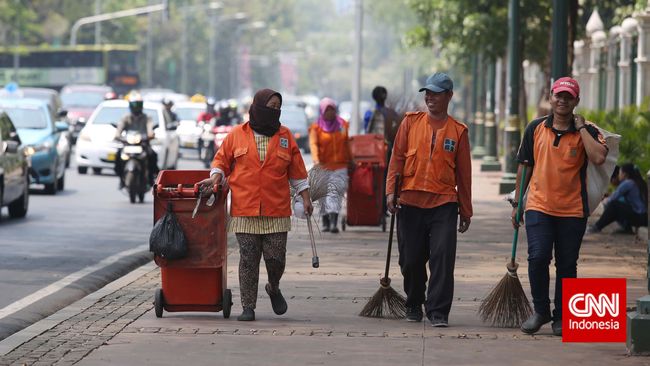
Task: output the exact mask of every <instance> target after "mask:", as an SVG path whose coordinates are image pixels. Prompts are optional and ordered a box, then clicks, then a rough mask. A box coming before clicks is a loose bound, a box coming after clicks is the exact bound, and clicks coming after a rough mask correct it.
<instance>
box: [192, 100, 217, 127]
mask: <svg viewBox="0 0 650 366" xmlns="http://www.w3.org/2000/svg"><path fill="white" fill-rule="evenodd" d="M215 104H216V101H215V100H214V98H208V99H207V100H206V102H205V111H203V112H201V114H199V116H198V117H197V119H196V121H197V122H199V123H201V122H204V123H210V121H211V120H212V119H213V118H217V117H219V113H217V111H216V110H215V109H214V105H215Z"/></svg>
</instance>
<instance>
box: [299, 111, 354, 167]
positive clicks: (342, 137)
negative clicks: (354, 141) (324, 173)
mask: <svg viewBox="0 0 650 366" xmlns="http://www.w3.org/2000/svg"><path fill="white" fill-rule="evenodd" d="M348 129H349V125H348V123H347V122H344V123H343V128H342V129H341V130H340V131H335V132H325V131H324V130H323V129H322V128H320V126H318V123H314V124H312V125H311V127H310V128H309V148H310V149H311V157H312V159H313V161H314V164H321V165H322V166H323V168H325V169H327V170H337V169H342V168H345V167H347V166H348V164H349V163H350V161H351V160H352V157H351V156H352V154H351V153H350V143H349V138H348Z"/></svg>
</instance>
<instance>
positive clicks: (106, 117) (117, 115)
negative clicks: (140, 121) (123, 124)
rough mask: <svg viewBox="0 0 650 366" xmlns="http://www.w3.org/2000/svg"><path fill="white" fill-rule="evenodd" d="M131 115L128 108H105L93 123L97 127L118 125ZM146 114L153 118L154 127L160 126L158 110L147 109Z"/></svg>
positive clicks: (99, 112)
mask: <svg viewBox="0 0 650 366" xmlns="http://www.w3.org/2000/svg"><path fill="white" fill-rule="evenodd" d="M129 113H130V112H129V108H128V107H103V108H101V109H100V110H99V111H98V112H97V115H96V116H95V119H94V120H93V123H94V124H96V125H109V124H115V125H117V124H118V123H119V122H120V120H121V119H122V118H123V117H124V116H126V115H127V114H129ZM144 113H145V114H146V115H147V116H149V117H150V118H151V121H152V122H153V125H154V127H156V126H157V125H158V113H157V112H156V110H155V109H147V108H145V109H144Z"/></svg>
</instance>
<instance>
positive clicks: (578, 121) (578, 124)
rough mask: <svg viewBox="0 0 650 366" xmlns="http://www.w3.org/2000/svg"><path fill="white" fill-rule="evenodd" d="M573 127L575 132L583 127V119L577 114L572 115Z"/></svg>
mask: <svg viewBox="0 0 650 366" xmlns="http://www.w3.org/2000/svg"><path fill="white" fill-rule="evenodd" d="M573 125H574V126H575V128H576V130H577V129H578V128H580V127H582V126H584V125H585V117H583V116H582V115H579V114H574V115H573Z"/></svg>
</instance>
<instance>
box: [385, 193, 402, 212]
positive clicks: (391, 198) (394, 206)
mask: <svg viewBox="0 0 650 366" xmlns="http://www.w3.org/2000/svg"><path fill="white" fill-rule="evenodd" d="M386 204H387V205H388V212H390V213H392V214H394V213H397V211H399V209H400V205H399V197H397V199H395V195H394V194H392V193H390V194H389V195H388V196H386Z"/></svg>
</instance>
